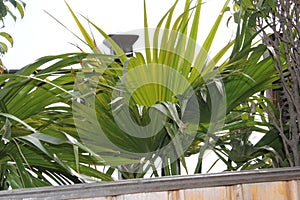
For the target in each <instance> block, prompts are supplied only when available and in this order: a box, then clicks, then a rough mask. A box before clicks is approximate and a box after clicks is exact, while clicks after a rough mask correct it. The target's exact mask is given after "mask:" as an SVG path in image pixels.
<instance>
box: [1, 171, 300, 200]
mask: <svg viewBox="0 0 300 200" xmlns="http://www.w3.org/2000/svg"><path fill="white" fill-rule="evenodd" d="M289 180H300V167H295V168H280V169H265V170H253V171H241V172H225V173H215V174H199V175H189V176H173V177H160V178H151V179H134V180H121V181H115V182H98V183H90V184H76V185H68V186H59V187H41V188H32V189H19V190H9V191H1V192H0V199H26V198H28V199H41V198H42V199H79V198H92V197H104V196H117V195H125V194H134V193H145V192H161V191H173V190H183V189H193V188H204V187H220V186H230V185H238V184H246V183H260V182H275V181H289Z"/></svg>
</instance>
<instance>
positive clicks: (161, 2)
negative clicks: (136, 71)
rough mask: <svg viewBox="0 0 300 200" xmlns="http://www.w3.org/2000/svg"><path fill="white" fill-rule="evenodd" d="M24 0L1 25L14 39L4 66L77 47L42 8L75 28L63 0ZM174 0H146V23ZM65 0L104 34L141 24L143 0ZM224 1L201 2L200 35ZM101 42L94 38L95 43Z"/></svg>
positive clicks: (223, 36)
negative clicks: (21, 10) (21, 9)
mask: <svg viewBox="0 0 300 200" xmlns="http://www.w3.org/2000/svg"><path fill="white" fill-rule="evenodd" d="M24 1H25V2H26V3H27V7H26V11H25V17H24V18H23V19H22V20H18V21H17V22H16V23H15V22H13V21H12V20H6V24H5V25H6V27H5V28H4V29H2V30H3V31H7V32H9V33H11V35H12V36H13V38H14V40H15V41H14V47H13V48H10V49H9V52H8V53H7V54H5V55H4V57H3V62H4V65H5V66H6V67H7V68H8V69H19V68H21V67H23V66H25V65H27V64H29V63H32V62H33V61H35V60H36V59H37V58H39V57H42V56H45V55H53V54H59V53H66V52H75V51H78V50H77V48H75V47H74V46H72V45H70V44H69V43H70V42H71V43H75V44H77V43H79V44H80V42H79V40H78V39H77V38H75V37H74V36H73V35H72V34H70V33H69V32H68V31H67V30H66V29H64V28H63V27H62V26H61V25H60V24H58V23H57V22H56V21H55V20H53V19H52V18H51V17H50V16H49V15H47V14H46V13H45V12H44V10H46V11H48V12H49V13H51V14H52V15H53V16H55V17H56V18H57V19H59V20H60V21H62V22H63V23H64V24H65V25H66V26H68V27H69V28H70V29H71V30H74V31H75V32H77V28H76V26H75V23H74V21H73V19H72V17H71V15H70V13H69V11H68V10H67V7H66V5H65V2H64V0H51V1H48V0H24ZM174 1H175V0H147V1H146V2H147V11H148V20H149V26H150V27H155V26H156V24H157V23H158V21H159V19H160V18H161V17H162V16H163V14H164V13H165V12H166V11H167V10H168V9H169V8H170V6H171V5H172V4H173V3H174ZM67 2H68V3H69V5H70V6H71V7H72V9H73V11H75V13H77V14H82V15H84V16H87V17H88V18H89V19H90V20H91V21H93V22H94V23H95V24H97V25H98V26H99V27H101V28H102V29H103V30H104V31H105V32H106V33H108V34H113V33H121V32H127V31H130V30H134V29H139V28H143V0H127V1H124V0H106V1H104V0H67ZM184 2H185V1H184V0H179V6H178V10H177V13H179V12H180V11H181V10H182V9H183V4H184ZM224 2H225V0H206V3H205V4H204V5H203V8H202V14H201V24H200V27H201V30H200V33H201V34H200V37H201V38H202V39H203V38H204V36H206V35H207V33H208V31H209V30H210V28H211V26H212V24H213V22H214V20H215V19H216V17H217V16H218V15H219V11H220V10H221V8H222V6H223V4H224ZM180 9H181V10H180ZM227 18H228V16H227V17H225V18H224V21H223V25H222V29H221V31H220V32H219V34H218V39H217V40H216V42H215V44H214V46H215V48H214V49H216V50H217V49H218V48H217V47H220V46H222V45H224V44H226V43H227V42H228V41H229V39H230V38H231V37H232V31H231V30H229V29H228V28H227V27H226V25H225V24H226V20H227ZM83 21H84V20H83ZM101 42H102V41H98V44H99V43H101ZM199 42H200V41H199ZM200 43H201V42H200Z"/></svg>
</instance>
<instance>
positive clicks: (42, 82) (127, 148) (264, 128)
mask: <svg viewBox="0 0 300 200" xmlns="http://www.w3.org/2000/svg"><path fill="white" fill-rule="evenodd" d="M185 2H186V3H185V7H184V9H183V11H182V13H181V14H180V15H179V16H175V15H174V10H175V9H176V8H177V4H178V1H175V3H174V4H173V5H172V6H171V7H170V9H169V10H168V12H167V13H166V14H165V15H164V16H163V17H162V19H161V21H160V22H159V23H158V25H157V27H156V28H154V29H151V28H149V27H148V19H147V9H146V2H144V27H145V28H144V29H143V36H144V37H142V38H144V41H143V42H144V49H142V51H140V52H139V51H136V52H134V54H133V56H132V57H130V56H128V55H126V54H125V53H124V52H123V50H122V49H121V48H120V47H119V46H118V45H117V44H116V43H115V42H114V41H113V40H112V39H111V38H110V37H109V36H108V35H107V34H106V33H105V32H104V31H103V30H102V29H101V28H99V27H98V26H97V25H96V24H95V23H93V22H91V21H89V20H88V19H86V18H84V19H83V20H85V21H87V22H88V23H89V24H90V26H91V27H92V28H93V30H94V31H95V32H97V33H99V34H100V35H102V36H103V37H104V38H105V39H106V40H107V41H108V42H109V43H110V45H111V46H112V48H113V49H114V52H115V53H116V55H106V54H104V53H103V52H102V50H101V49H100V48H98V45H97V43H96V41H95V39H94V37H93V34H90V33H89V31H88V29H86V28H84V26H83V24H82V22H81V20H80V19H79V18H78V17H77V16H76V15H75V14H74V12H73V11H72V9H71V8H70V7H69V5H67V6H68V8H69V11H70V13H71V15H72V16H73V18H74V20H75V22H76V24H77V25H78V28H79V30H80V32H81V33H82V39H81V41H83V42H84V43H85V44H86V45H87V47H88V48H89V49H90V50H89V51H90V52H91V53H89V52H87V53H86V52H80V53H67V54H62V55H56V56H46V57H43V58H40V59H39V60H38V61H36V62H35V63H33V64H29V65H27V66H26V67H24V68H23V69H21V70H20V71H18V72H17V73H16V74H14V75H8V74H4V75H2V76H0V83H1V90H0V108H1V112H0V116H1V117H0V126H1V127H2V129H1V131H0V134H1V139H2V140H1V142H0V169H1V170H0V186H1V189H8V188H10V187H11V188H22V187H36V186H42V185H50V184H71V183H79V182H90V181H95V180H104V181H109V180H112V173H113V172H114V171H117V172H118V173H119V174H120V175H121V176H122V177H123V178H140V177H145V176H146V174H148V175H150V176H151V177H155V176H161V175H179V174H182V173H183V172H182V171H181V168H182V167H183V168H184V170H185V171H186V172H187V173H202V165H203V162H205V157H204V153H205V152H207V151H214V152H215V153H216V154H217V155H218V157H219V159H218V160H217V161H222V162H223V163H225V165H226V166H227V170H244V169H257V168H266V167H272V166H277V164H278V163H279V162H282V161H283V158H282V154H281V153H282V152H280V151H278V149H280V148H281V147H278V146H280V145H281V143H280V141H279V142H277V141H278V137H276V136H277V135H276V134H275V135H274V134H273V132H272V131H273V130H270V129H268V128H269V127H270V126H269V121H268V119H267V118H266V117H265V112H264V110H263V109H264V108H265V107H266V106H267V105H269V104H268V103H269V100H268V99H267V98H265V97H263V96H260V95H257V94H258V93H260V92H261V91H264V90H266V89H269V88H270V87H271V83H272V82H274V81H276V80H278V76H277V74H276V70H275V68H274V64H273V61H272V58H271V57H264V54H265V53H266V50H267V47H266V46H265V45H261V44H259V43H257V41H256V38H257V35H258V34H259V33H258V32H256V31H253V29H252V23H251V20H249V19H248V17H249V16H248V15H242V14H236V15H235V20H236V22H237V25H238V26H237V30H236V37H235V39H234V40H233V41H231V42H230V43H228V44H227V45H225V46H224V47H220V50H219V52H218V53H216V55H214V56H212V58H211V59H209V57H208V52H210V50H211V46H212V43H213V42H214V39H215V36H216V32H217V31H218V28H219V25H220V23H221V22H222V18H223V17H224V13H225V12H227V11H228V10H229V1H226V2H225V4H224V7H223V8H222V10H221V14H220V15H219V16H218V18H217V19H216V21H215V23H214V24H213V26H212V28H211V30H210V32H209V34H208V36H207V37H206V38H205V39H204V43H203V44H201V45H200V46H201V48H200V49H198V47H199V46H198V45H197V40H198V31H199V29H200V28H201V24H199V22H200V21H199V19H200V15H201V7H202V1H197V2H194V1H191V0H186V1H185ZM236 11H237V10H236ZM238 11H242V10H241V9H240V10H238ZM237 13H238V12H237ZM249 30H251V31H249ZM77 37H78V38H81V37H80V36H77ZM81 49H83V48H81ZM78 66H80V69H78ZM70 67H73V68H74V69H70ZM39 69H42V70H39ZM75 69H76V70H75ZM37 70H38V71H37ZM153 130H154V132H155V134H152V133H153V132H152V131H153ZM255 132H260V133H261V134H262V135H263V136H262V138H261V139H260V140H259V141H258V142H257V143H253V142H252V141H251V139H250V137H251V136H253V134H255ZM191 155H197V156H198V160H197V163H196V164H195V166H194V171H193V172H190V171H188V166H187V163H186V158H187V157H188V156H191ZM158 162H160V163H159V164H158ZM274 163H275V164H274ZM103 166H104V167H103ZM181 166H182V167H181ZM212 167H213V166H212Z"/></svg>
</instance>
